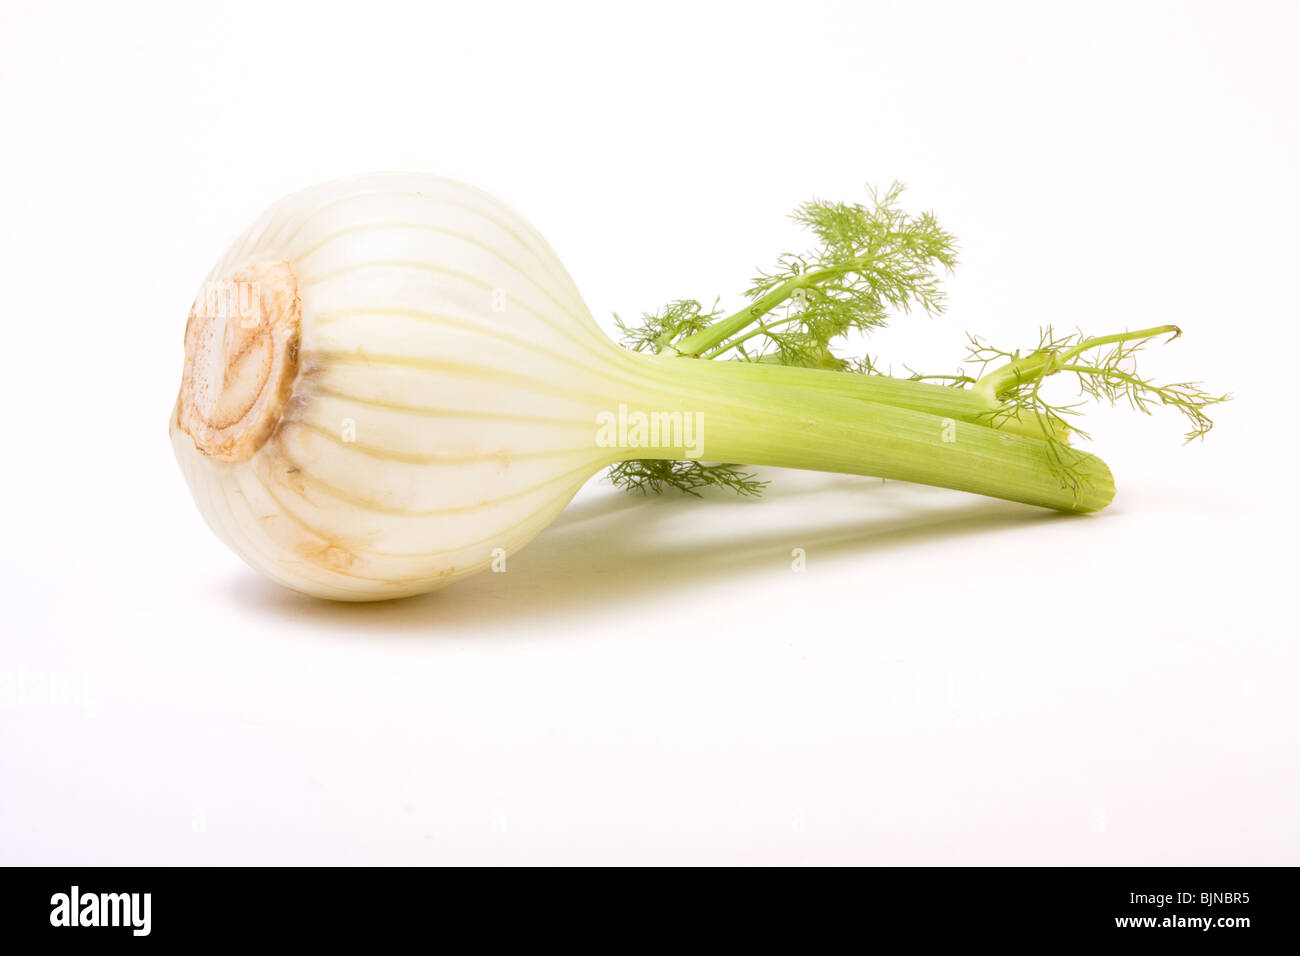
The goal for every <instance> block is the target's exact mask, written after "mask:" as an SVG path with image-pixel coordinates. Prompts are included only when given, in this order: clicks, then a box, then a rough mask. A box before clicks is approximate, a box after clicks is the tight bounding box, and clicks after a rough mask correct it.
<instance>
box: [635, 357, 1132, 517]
mask: <svg viewBox="0 0 1300 956" xmlns="http://www.w3.org/2000/svg"><path fill="white" fill-rule="evenodd" d="M640 358H641V359H642V360H643V361H645V362H648V363H651V364H652V365H653V367H654V368H653V370H651V369H650V368H647V372H648V373H649V374H647V376H645V378H644V379H642V381H641V383H640V384H639V386H637V387H636V389H635V392H629V393H628V394H627V396H625V400H627V401H628V404H629V405H631V406H633V407H638V408H641V409H643V410H664V411H680V412H682V413H683V414H684V415H693V414H698V416H700V418H699V419H697V420H698V421H700V422H701V424H702V445H701V447H700V448H697V449H695V451H696V452H697V454H698V456H699V457H702V458H704V459H706V460H709V461H738V462H745V463H746V464H752V465H772V466H777V467H785V468H802V469H810V470H816V471H833V472H842V473H845V474H857V475H871V476H875V477H879V478H887V479H897V480H901V481H912V482H917V483H919V484H926V485H936V486H939V487H944V488H953V489H957V490H960V491H968V492H973V493H976V494H982V495H989V496H991V497H995V498H1004V499H1007V500H1010V501H1020V502H1024V503H1026V504H1032V505H1039V506H1042V507H1045V508H1054V509H1057V510H1060V511H1074V512H1088V511H1096V510H1098V509H1100V508H1104V507H1105V506H1106V505H1107V504H1108V503H1109V502H1110V500H1111V498H1112V496H1113V495H1114V483H1113V479H1112V478H1111V474H1110V470H1109V469H1108V468H1107V467H1106V465H1105V463H1104V462H1102V461H1101V460H1100V459H1099V458H1096V457H1095V456H1093V455H1088V454H1085V453H1082V452H1080V453H1079V461H1078V464H1077V465H1076V466H1075V472H1076V474H1078V475H1079V476H1080V478H1081V483H1080V486H1079V487H1078V488H1071V487H1067V486H1066V484H1065V483H1063V482H1062V480H1061V477H1060V474H1059V471H1058V470H1054V468H1053V465H1052V461H1051V458H1050V457H1049V455H1050V449H1049V447H1048V444H1047V443H1046V442H1044V441H1043V440H1042V439H1040V438H1031V437H1028V436H1025V435H1018V434H1012V433H1009V432H1007V431H1005V430H1002V429H997V428H991V427H988V426H987V425H981V424H975V423H972V422H970V421H967V420H964V419H963V420H957V416H954V415H936V414H932V413H929V412H926V411H921V410H917V409H915V408H903V407H899V406H896V405H890V404H884V403H881V402H876V401H870V400H866V399H864V398H861V397H846V395H844V394H842V393H840V392H838V391H837V390H834V389H826V390H824V389H817V388H813V389H810V388H808V387H807V382H808V380H809V375H817V374H823V373H819V372H817V371H816V370H809V369H797V368H787V367H782V366H761V367H762V368H764V369H765V370H766V372H765V373H763V374H762V377H761V378H760V377H759V376H753V375H748V374H746V373H741V374H736V373H734V372H724V373H722V374H719V369H722V368H724V367H727V366H736V367H743V366H751V365H752V363H739V362H737V363H730V362H727V363H714V362H709V361H705V360H695V359H682V358H667V357H661V356H640ZM661 373H667V376H666V377H667V379H668V380H669V381H670V382H671V384H670V385H667V386H666V385H665V384H664V383H663V380H664V377H665V376H664V375H663V374H661ZM848 377H855V378H866V377H865V376H846V378H848ZM879 378H884V376H879ZM629 384H631V383H629ZM902 385H906V386H908V389H907V394H908V396H909V398H910V397H912V396H919V395H920V394H921V392H922V390H926V389H934V390H936V391H940V392H945V391H953V392H955V393H958V394H959V395H960V394H961V393H962V392H961V391H959V390H956V389H946V388H945V387H944V386H924V383H917V382H911V383H908V382H905V381H903V380H897V379H895V380H892V384H891V383H883V382H876V383H873V384H872V387H873V388H875V387H879V388H881V389H895V388H897V386H902ZM918 386H919V388H918ZM966 394H967V395H969V393H966ZM947 400H948V401H950V402H951V401H954V400H955V401H957V402H968V401H969V398H956V396H952V397H949V398H948V399H947ZM946 407H947V408H952V407H953V406H952V405H948V406H946ZM619 457H620V458H622V459H625V460H630V459H635V458H662V459H673V458H683V457H687V456H686V454H685V449H684V448H683V447H682V446H681V445H678V446H666V447H659V448H646V447H638V448H622V449H619Z"/></svg>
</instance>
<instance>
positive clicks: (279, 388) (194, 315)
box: [176, 262, 302, 461]
mask: <svg viewBox="0 0 1300 956" xmlns="http://www.w3.org/2000/svg"><path fill="white" fill-rule="evenodd" d="M301 338H302V300H301V299H300V298H299V297H298V280H297V277H296V276H295V275H294V274H293V269H292V268H290V266H289V263H287V262H259V263H256V264H255V265H251V266H248V267H246V268H243V269H240V270H239V271H237V272H234V273H232V274H231V275H229V276H227V277H225V278H224V279H221V280H219V281H217V282H211V283H208V284H206V285H205V287H204V289H203V292H202V293H201V294H200V296H199V298H198V299H197V300H195V302H194V306H193V308H192V309H191V310H190V317H189V321H188V322H187V323H186V326H185V369H184V371H183V373H182V375H181V394H180V400H179V402H178V405H177V418H176V423H177V425H178V427H179V428H180V429H181V431H183V432H185V434H187V435H189V436H190V438H191V439H192V440H193V442H194V446H195V447H196V448H197V449H198V450H199V451H201V452H202V453H203V454H205V455H208V456H209V457H211V458H216V459H218V460H220V461H247V460H248V459H249V458H251V457H252V456H253V454H254V453H255V452H256V451H257V450H258V449H259V448H261V447H262V445H263V444H265V443H266V440H267V439H268V438H270V437H271V433H272V432H274V431H275V427H276V425H277V424H279V421H280V416H281V415H282V414H283V412H284V407H285V405H286V404H287V403H288V401H289V396H290V394H291V393H292V391H293V381H294V376H295V375H296V374H297V371H298V347H299V343H300V342H301Z"/></svg>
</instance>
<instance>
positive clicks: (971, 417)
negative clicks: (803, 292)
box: [684, 360, 1043, 438]
mask: <svg viewBox="0 0 1300 956" xmlns="http://www.w3.org/2000/svg"><path fill="white" fill-rule="evenodd" d="M684 361H695V360H684ZM696 374H699V375H712V376H714V377H716V378H717V379H718V380H719V381H720V382H757V383H768V384H786V385H795V384H797V385H798V386H799V387H801V388H804V389H808V390H809V391H818V392H822V393H825V394H828V395H839V396H841V397H843V398H855V399H860V400H863V401H868V402H878V403H880V404H884V405H894V406H896V407H898V408H910V409H912V410H914V411H918V412H927V413H928V414H931V415H938V416H939V417H940V418H954V419H956V420H957V421H962V422H971V423H978V424H989V423H990V417H991V416H992V413H993V412H994V411H996V410H997V408H998V405H997V402H995V401H991V400H990V399H988V398H987V397H985V396H984V395H983V394H978V393H976V392H975V391H973V390H972V389H969V388H956V387H953V386H950V385H935V384H933V383H932V382H918V381H915V380H912V379H906V378H894V377H893V376H891V375H875V374H868V375H864V374H860V373H858V372H839V371H832V370H830V369H817V368H797V367H793V366H785V365H778V364H775V363H771V362H735V361H726V360H723V361H709V362H708V363H707V364H706V365H704V366H703V367H701V368H698V369H697V370H696ZM996 427H997V428H998V429H1000V430H1002V431H1008V432H1013V433H1015V434H1018V435H1028V436H1030V437H1033V438H1041V437H1042V434H1043V431H1042V428H1041V427H1040V426H1039V424H1038V422H1036V421H1021V420H1019V419H1016V418H1005V419H999V420H998V422H997V424H996Z"/></svg>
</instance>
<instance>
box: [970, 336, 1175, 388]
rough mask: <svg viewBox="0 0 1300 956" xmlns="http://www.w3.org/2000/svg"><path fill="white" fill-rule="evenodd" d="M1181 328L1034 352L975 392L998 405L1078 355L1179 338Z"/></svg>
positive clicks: (984, 381)
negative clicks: (1166, 337) (1143, 341)
mask: <svg viewBox="0 0 1300 956" xmlns="http://www.w3.org/2000/svg"><path fill="white" fill-rule="evenodd" d="M1182 334H1183V332H1182V329H1180V328H1179V327H1178V326H1176V325H1158V326H1155V327H1154V328H1150V329H1140V330H1139V331H1137V332H1116V333H1115V334H1113V335H1099V336H1097V337H1095V338H1091V339H1084V340H1083V341H1082V342H1080V343H1079V344H1078V345H1075V346H1072V347H1071V348H1068V349H1066V350H1065V351H1063V352H1054V351H1052V350H1050V349H1044V350H1042V351H1038V352H1033V353H1032V354H1030V355H1026V356H1025V357H1024V358H1018V359H1013V360H1012V361H1010V362H1008V363H1007V364H1006V365H1002V366H999V367H998V368H995V369H994V370H993V371H991V372H989V373H988V374H987V375H985V376H984V377H983V378H981V379H980V380H979V381H978V382H976V383H975V386H974V391H975V392H976V393H977V394H978V395H980V396H981V397H982V398H983V399H984V400H985V401H987V402H992V403H995V404H996V403H997V402H998V401H999V400H1000V399H1001V397H1002V396H1003V395H1004V394H1006V393H1007V392H1009V391H1011V390H1012V389H1014V388H1016V387H1017V386H1019V385H1023V384H1024V383H1025V382H1032V381H1034V380H1035V379H1042V378H1046V377H1047V376H1048V375H1052V374H1054V373H1056V372H1059V371H1061V369H1062V368H1063V367H1064V366H1065V365H1066V364H1067V363H1068V362H1069V361H1070V359H1072V358H1075V357H1076V356H1078V355H1081V354H1083V353H1084V352H1087V351H1088V350H1089V349H1095V348H1098V347H1100V346H1103V345H1118V344H1119V343H1121V342H1133V341H1137V340H1140V339H1153V338H1155V337H1156V336H1158V335H1172V336H1173V338H1178V336H1180V335H1182Z"/></svg>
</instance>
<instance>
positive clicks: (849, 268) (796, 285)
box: [661, 256, 875, 358]
mask: <svg viewBox="0 0 1300 956" xmlns="http://www.w3.org/2000/svg"><path fill="white" fill-rule="evenodd" d="M874 259H875V257H874V256H855V257H853V258H851V259H846V260H844V261H843V262H840V263H837V264H836V265H834V266H831V267H828V268H825V269H814V270H813V271H811V272H804V273H801V274H800V275H797V276H792V277H791V278H789V279H786V280H785V281H784V282H782V283H781V284H780V285H778V286H776V287H775V288H773V289H771V290H770V291H768V292H767V293H766V294H765V295H762V296H759V297H758V298H757V299H755V300H754V301H753V302H751V303H750V304H749V305H747V306H745V308H743V309H741V310H740V311H739V312H735V313H733V314H731V315H729V316H727V317H726V318H725V319H719V320H718V321H717V322H714V323H713V324H712V325H710V326H708V327H706V328H703V329H701V330H700V331H698V332H696V333H694V334H693V335H688V336H687V337H686V338H684V339H682V340H681V341H679V342H676V343H673V344H672V345H669V346H667V347H665V348H664V349H662V350H661V352H662V353H664V354H667V353H676V354H677V355H682V356H688V357H691V358H697V357H699V356H702V355H704V354H705V353H706V352H709V351H712V350H714V349H717V348H718V346H720V345H722V343H723V342H726V341H727V339H729V338H731V337H732V336H733V335H735V334H736V333H737V332H740V331H742V330H744V329H747V328H748V327H749V326H750V325H752V324H753V323H755V322H757V321H759V320H761V319H762V318H763V316H765V315H767V314H768V313H769V312H771V311H772V310H773V309H775V308H776V307H777V306H778V305H780V304H781V303H782V302H784V301H785V300H786V299H788V298H790V296H792V295H794V294H795V292H796V291H797V290H799V289H811V288H813V287H814V286H816V285H817V284H818V283H819V282H821V281H822V280H824V279H828V278H833V277H834V276H839V275H844V274H845V273H848V272H858V271H861V270H862V269H864V268H865V267H866V266H867V265H869V264H870V263H871V262H872V261H873V260H874Z"/></svg>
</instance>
